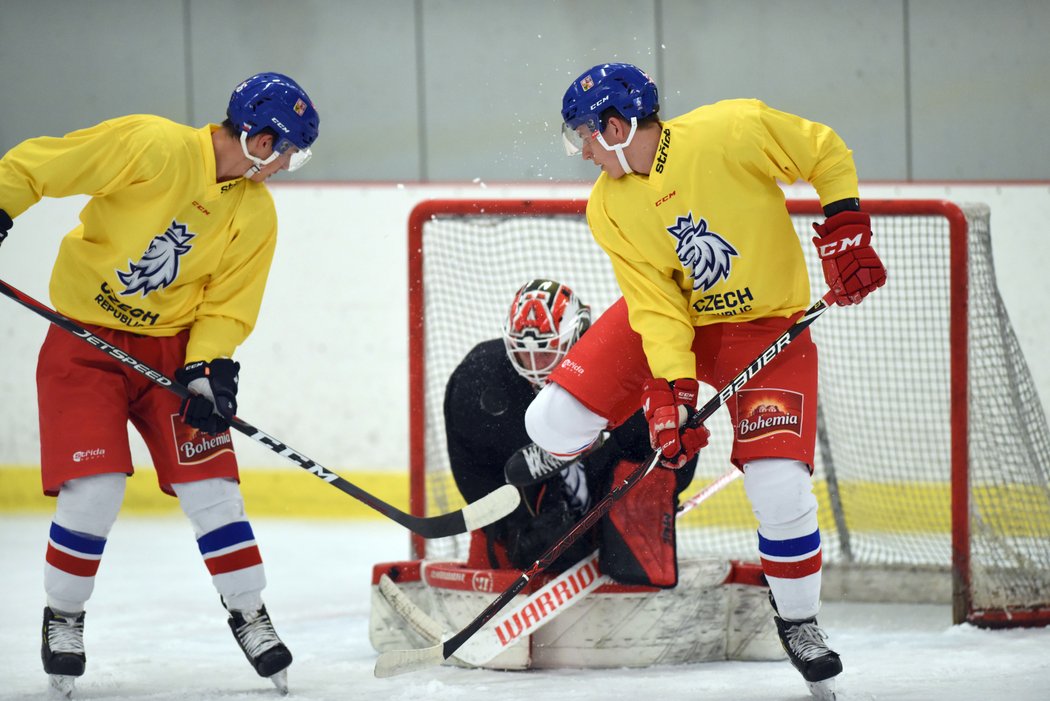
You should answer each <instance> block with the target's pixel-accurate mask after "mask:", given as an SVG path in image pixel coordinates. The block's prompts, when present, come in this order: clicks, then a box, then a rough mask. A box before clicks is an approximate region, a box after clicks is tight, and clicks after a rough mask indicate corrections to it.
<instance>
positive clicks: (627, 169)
mask: <svg viewBox="0 0 1050 701" xmlns="http://www.w3.org/2000/svg"><path fill="white" fill-rule="evenodd" d="M636 131H638V118H637V117H631V131H630V133H629V134H627V138H626V139H625V140H624V142H623V143H622V144H616V145H615V146H610V145H609V144H608V142H606V141H605V137H604V136H602V133H601V132H598V136H597V141H598V143H599V144H601V145H602V148H604V149H605V150H606V151H612V152H614V153H615V154H616V160H618V161H619V162H620V167H621V168H623V172H624V173H625V174H627V173H633V172H634V171H633V170H631V166H629V165H627V157H626V156H625V155H624V154H623V150H624V149H625V148H627V147H628V146H630V145H631V140H632V139H634V133H635V132H636Z"/></svg>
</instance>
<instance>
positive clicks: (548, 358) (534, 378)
mask: <svg viewBox="0 0 1050 701" xmlns="http://www.w3.org/2000/svg"><path fill="white" fill-rule="evenodd" d="M563 289H567V288H563ZM521 294H522V295H523V296H524V297H525V299H524V300H520V301H519V299H515V305H514V308H512V309H511V313H510V315H509V316H508V317H507V318H506V319H505V320H504V322H503V345H504V347H505V348H506V349H507V356H508V357H509V358H510V362H511V365H512V366H513V367H514V370H515V371H516V372H517V373H518V374H519V375H521V376H522V377H524V378H525V379H526V380H528V381H529V382H530V383H532V385H533V386H534V387H536V388H540V387H543V386H544V385H545V384H546V383H547V377H548V376H549V375H550V374H551V372H552V371H553V370H554V368H556V367H558V365H559V364H560V363H561V361H562V360H564V359H565V355H566V354H567V353H568V352H569V349H570V348H572V346H573V344H574V343H576V341H577V340H579V338H580V335H581V334H582V333H583V332H584V331H586V330H587V327H588V326H590V322H591V309H590V307H588V306H586V305H581V304H580V302H579V300H578V299H577V298H576V296H575V295H572V294H571V293H570V295H569V297H568V299H567V300H566V301H565V302H561V301H560V300H559V301H556V302H555V303H554V304H553V307H554V310H553V311H552V310H551V308H550V307H549V306H548V305H547V303H546V300H545V299H544V298H541V297H540V295H543V296H546V295H547V294H548V293H546V292H542V293H537V292H535V291H532V292H523V293H521ZM533 301H535V303H532V304H530V303H531V302H533ZM523 304H528V305H529V311H528V312H525V314H526V315H528V318H529V322H528V323H525V324H522V323H521V319H522V310H521V307H522V305H523ZM559 315H560V318H558V316H559Z"/></svg>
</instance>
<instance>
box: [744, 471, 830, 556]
mask: <svg viewBox="0 0 1050 701" xmlns="http://www.w3.org/2000/svg"><path fill="white" fill-rule="evenodd" d="M744 491H746V492H747V498H748V500H749V501H750V502H751V509H752V511H753V512H754V514H755V518H757V519H758V523H759V529H760V530H761V531H762V532H763V533H765V534H766V535H767V536H770V537H796V536H799V535H803V534H807V533H811V532H812V531H813V530H814V528H815V527H816V521H817V498H816V496H814V495H813V481H812V478H811V477H810V473H809V468H808V467H807V466H806V465H805V463H802V462H799V461H798V460H785V459H782V458H766V459H763V460H753V461H751V462H749V463H747V464H746V465H745V466H744Z"/></svg>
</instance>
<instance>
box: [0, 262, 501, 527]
mask: <svg viewBox="0 0 1050 701" xmlns="http://www.w3.org/2000/svg"><path fill="white" fill-rule="evenodd" d="M0 293H3V294H4V295H6V296H7V297H10V298H11V299H13V300H14V301H16V302H18V303H19V304H21V305H22V306H23V307H25V308H26V309H29V310H30V311H32V312H35V313H37V314H39V315H40V316H42V317H44V318H45V319H47V320H48V321H50V322H51V323H52V324H54V325H55V326H57V327H59V328H60V329H62V330H63V331H67V332H69V333H71V334H73V335H74V336H76V337H78V338H80V339H81V340H83V341H84V342H85V343H88V344H90V345H92V346H94V347H95V348H98V349H99V351H101V352H103V353H106V354H107V355H109V356H110V357H112V358H115V359H117V360H119V361H120V362H122V363H124V364H125V365H127V366H129V367H130V368H132V369H133V370H135V371H136V372H138V373H139V374H140V375H143V376H144V377H146V378H148V379H150V380H151V381H153V382H154V383H155V384H157V385H159V386H161V387H164V388H165V389H167V390H169V391H171V392H173V393H174V394H176V395H178V396H179V397H182V398H184V399H185V398H186V397H187V396H189V394H190V391H189V390H188V389H187V388H186V387H184V386H183V385H181V384H179V383H178V382H175V381H174V380H172V379H170V378H169V377H166V376H165V375H163V374H162V373H160V372H158V371H156V370H154V369H153V368H151V367H150V366H148V365H146V364H145V363H142V362H140V361H138V360H136V359H135V358H133V357H132V356H130V355H128V354H127V353H125V352H124V351H123V350H121V349H120V348H117V347H116V346H114V345H112V344H110V343H109V342H107V341H105V340H103V339H101V338H99V337H98V336H96V335H95V334H93V333H91V332H90V331H88V330H87V329H85V328H84V327H82V326H80V325H79V324H77V323H76V322H75V321H73V320H72V319H70V318H68V317H66V316H64V315H62V314H60V313H59V312H57V311H55V310H54V309H51V308H50V307H48V306H46V305H44V304H41V303H40V302H38V301H36V300H35V299H33V298H32V297H30V296H28V295H26V294H25V293H23V292H20V291H19V290H16V289H15V288H13V287H11V286H10V285H8V284H7V283H6V282H4V281H3V280H0ZM230 426H231V427H232V428H235V429H237V430H238V431H240V432H241V433H243V434H244V435H246V436H248V437H249V438H251V439H252V440H253V441H255V442H256V443H261V444H262V445H264V446H266V447H267V448H269V449H270V450H272V451H273V452H275V453H277V454H278V455H280V456H282V457H285V458H287V459H289V460H291V461H292V462H294V463H295V464H296V465H298V466H299V467H301V468H303V469H304V470H306V471H307V472H309V473H310V474H312V475H314V476H315V477H317V478H319V479H322V480H324V481H325V482H327V483H328V484H330V485H332V486H333V487H336V488H337V489H339V490H341V491H343V492H345V493H346V494H349V495H350V496H352V497H354V498H355V499H357V500H358V501H360V502H361V503H363V504H365V505H366V506H369V507H371V508H372V509H375V510H376V511H378V512H379V513H381V514H383V515H384V516H386V517H387V518H389V519H391V520H392V521H396V522H397V523H399V524H401V525H402V526H404V527H405V528H407V529H408V530H410V531H412V532H413V533H417V534H419V535H421V536H423V537H424V538H444V537H446V536H451V535H458V534H460V533H467V532H468V531H473V530H476V529H478V528H481V527H483V526H487V525H488V524H490V523H493V522H494V521H498V520H499V519H501V518H503V517H504V516H506V515H507V514H509V513H510V512H511V511H513V510H514V509H515V508H517V506H518V503H519V501H520V500H521V495H520V494H519V492H518V490H517V488H515V487H513V486H511V485H509V484H508V485H504V486H502V487H500V488H499V489H496V490H494V491H492V492H490V493H489V494H486V495H485V496H483V497H482V498H481V499H478V500H477V501H475V502H473V503H471V504H467V506H465V507H463V508H462V509H459V510H457V511H451V512H449V513H447V514H440V515H437V516H415V515H413V514H409V513H405V512H404V511H401V510H400V509H398V508H397V507H395V506H393V505H391V504H388V503H386V502H385V501H383V500H382V499H379V498H378V497H376V496H375V495H373V494H371V493H369V492H367V491H365V490H364V489H362V488H361V487H358V486H357V485H355V484H353V483H351V482H348V481H346V480H345V479H343V478H342V477H340V476H339V475H337V474H336V473H334V472H332V471H331V470H329V469H328V468H326V467H324V466H322V465H320V464H318V463H316V462H314V461H313V460H311V459H310V458H308V457H307V456H306V455H303V454H302V453H300V452H299V451H297V450H295V449H293V448H291V447H290V446H288V445H286V444H285V443H283V442H281V441H279V440H277V439H276V438H274V437H273V436H271V435H269V434H268V433H265V432H263V431H260V430H259V429H257V428H256V427H255V426H252V425H251V424H250V423H248V422H247V421H244V420H242V419H239V418H237V417H236V416H234V417H233V418H232V419H230Z"/></svg>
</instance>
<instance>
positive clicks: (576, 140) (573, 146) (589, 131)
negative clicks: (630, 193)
mask: <svg viewBox="0 0 1050 701" xmlns="http://www.w3.org/2000/svg"><path fill="white" fill-rule="evenodd" d="M637 131H638V118H637V117H631V131H630V132H629V133H628V134H627V138H626V139H625V140H624V142H623V143H621V144H616V145H615V146H610V145H609V144H608V143H607V142H606V141H605V137H604V136H602V132H601V124H600V123H599V122H598V119H597V118H596V117H592V118H590V119H588V120H586V121H584V122H583V123H582V124H580V125H579V126H577V127H576V128H573V127H570V126H569V125H568V124H567V123H566V124H562V125H561V140H562V145H563V146H565V153H566V154H568V155H570V156H575V155H576V154H578V153H580V152H581V151H583V147H584V146H586V145H587V144H589V143H591V142H593V141H597V142H598V143H599V144H601V146H602V148H604V149H605V150H606V151H613V152H615V153H616V159H617V160H618V161H619V162H620V166H621V167H622V168H623V170H624V172H625V173H633V172H634V171H632V170H631V166H629V165H627V157H626V156H624V154H623V150H624V149H625V148H627V147H628V146H630V145H631V141H633V140H634V135H635V132H637Z"/></svg>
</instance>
